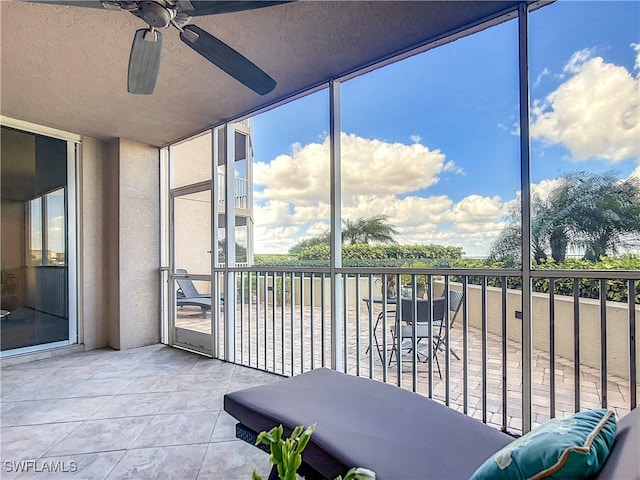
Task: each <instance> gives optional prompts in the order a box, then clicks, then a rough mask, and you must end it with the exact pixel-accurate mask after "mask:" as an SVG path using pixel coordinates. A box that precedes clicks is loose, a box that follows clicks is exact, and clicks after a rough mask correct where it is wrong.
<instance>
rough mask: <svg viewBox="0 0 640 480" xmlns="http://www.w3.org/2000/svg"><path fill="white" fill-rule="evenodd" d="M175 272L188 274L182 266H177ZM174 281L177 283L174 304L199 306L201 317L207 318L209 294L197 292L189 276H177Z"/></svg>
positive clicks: (209, 302) (209, 304) (209, 305)
mask: <svg viewBox="0 0 640 480" xmlns="http://www.w3.org/2000/svg"><path fill="white" fill-rule="evenodd" d="M176 273H177V274H180V275H189V272H187V271H186V270H185V269H183V268H177V269H176ZM176 283H177V284H178V291H177V292H176V305H177V306H178V307H186V306H190V307H200V310H201V312H202V318H207V312H208V311H209V310H211V294H210V293H200V292H198V289H197V288H196V286H195V285H194V284H193V281H192V280H191V279H189V278H177V279H176ZM221 300H222V299H221Z"/></svg>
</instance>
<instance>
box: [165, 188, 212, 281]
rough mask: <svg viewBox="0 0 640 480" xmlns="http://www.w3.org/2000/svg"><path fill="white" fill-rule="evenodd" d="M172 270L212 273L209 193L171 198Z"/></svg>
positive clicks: (207, 191) (209, 191)
mask: <svg viewBox="0 0 640 480" xmlns="http://www.w3.org/2000/svg"><path fill="white" fill-rule="evenodd" d="M174 232H175V233H174V235H175V268H176V271H177V270H178V269H182V270H186V271H187V272H188V273H191V274H209V273H211V190H205V191H202V192H197V193H192V194H189V195H181V196H179V197H175V199H174Z"/></svg>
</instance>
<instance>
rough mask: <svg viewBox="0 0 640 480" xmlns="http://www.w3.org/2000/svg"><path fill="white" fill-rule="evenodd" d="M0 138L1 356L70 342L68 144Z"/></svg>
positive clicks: (5, 133) (15, 135)
mask: <svg viewBox="0 0 640 480" xmlns="http://www.w3.org/2000/svg"><path fill="white" fill-rule="evenodd" d="M1 133H2V137H1V144H2V164H1V165H2V170H1V176H0V178H1V181H2V213H1V219H2V305H1V306H2V312H1V314H2V317H1V321H0V338H1V341H0V343H1V350H2V354H3V356H4V355H7V354H16V353H25V352H30V351H35V350H39V349H42V348H51V347H52V346H63V345H68V344H70V343H76V341H77V338H76V332H77V324H76V306H75V304H76V294H75V292H76V286H75V285H76V283H75V258H76V255H75V250H76V249H75V244H76V242H75V189H74V182H73V179H74V175H75V143H74V142H69V141H66V140H61V139H57V138H51V137H48V136H44V135H38V134H35V133H29V132H24V131H20V130H16V129H12V128H8V127H4V126H3V127H2V131H1Z"/></svg>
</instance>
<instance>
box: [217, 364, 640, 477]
mask: <svg viewBox="0 0 640 480" xmlns="http://www.w3.org/2000/svg"><path fill="white" fill-rule="evenodd" d="M224 409H225V410H226V411H227V412H228V413H230V414H231V415H232V416H234V417H235V418H236V419H237V420H238V421H239V422H240V423H239V424H238V427H237V434H238V436H239V437H241V438H243V439H245V440H247V441H255V437H254V436H253V434H254V433H256V432H260V431H263V430H270V429H271V428H272V427H274V426H277V425H279V424H282V425H283V426H284V429H285V435H288V434H290V433H291V430H292V429H293V428H294V427H295V426H297V425H310V424H313V423H315V424H316V430H315V433H314V434H313V436H312V437H311V442H310V443H309V445H308V446H307V448H306V449H305V451H304V453H303V460H304V463H303V467H304V469H301V471H300V472H301V473H302V474H303V475H305V478H307V479H310V478H331V479H333V478H335V477H336V476H337V475H344V474H345V473H346V472H347V470H349V468H351V467H354V466H358V467H366V468H368V469H371V470H373V471H374V472H375V473H376V478H377V479H380V480H384V479H403V480H409V479H421V480H429V479H437V480H443V479H468V478H469V477H470V476H471V475H472V474H473V473H474V471H475V470H476V469H477V468H478V467H479V466H480V465H481V464H482V463H483V462H484V461H485V460H486V459H487V458H489V457H490V456H492V455H493V454H494V453H495V452H497V451H498V450H500V449H501V448H502V447H504V446H506V445H507V444H509V443H510V442H512V441H514V439H513V437H511V436H509V435H506V434H504V433H502V432H500V431H498V430H496V429H494V428H492V427H489V426H487V425H485V424H483V423H481V422H479V421H477V420H474V419H472V418H470V417H468V416H466V415H463V414H461V413H459V412H456V411H454V410H452V409H450V408H447V407H445V406H443V405H441V404H439V403H437V402H435V401H433V400H430V399H428V398H426V397H424V396H421V395H418V394H415V393H412V392H409V391H406V390H403V389H400V388H398V387H395V386H393V385H388V384H385V383H382V382H377V381H373V380H369V379H363V378H358V377H354V376H350V375H345V374H343V373H338V372H335V371H333V370H328V369H318V370H313V371H311V372H307V373H304V374H302V375H298V376H296V377H292V378H289V379H286V380H282V381H280V382H276V383H273V384H268V385H263V386H259V387H254V388H249V389H246V390H241V391H237V392H233V393H229V394H227V395H225V398H224ZM597 478H599V479H622V480H626V479H638V478H640V409H636V410H635V411H633V412H632V413H630V414H628V415H627V416H625V417H624V418H623V419H622V420H621V421H620V422H619V425H618V432H617V435H616V440H615V443H614V446H613V449H612V451H611V454H610V456H609V458H608V460H607V462H606V464H605V467H604V469H603V470H602V471H601V472H600V474H599V475H598V477H597Z"/></svg>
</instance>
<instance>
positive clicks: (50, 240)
mask: <svg viewBox="0 0 640 480" xmlns="http://www.w3.org/2000/svg"><path fill="white" fill-rule="evenodd" d="M45 199H46V206H47V218H46V221H47V223H46V225H47V230H46V234H47V252H46V264H47V265H65V264H66V251H67V248H66V221H65V211H64V203H65V202H64V200H65V199H64V189H62V188H61V189H59V190H56V191H55V192H51V193H49V194H47V195H46V196H45Z"/></svg>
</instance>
